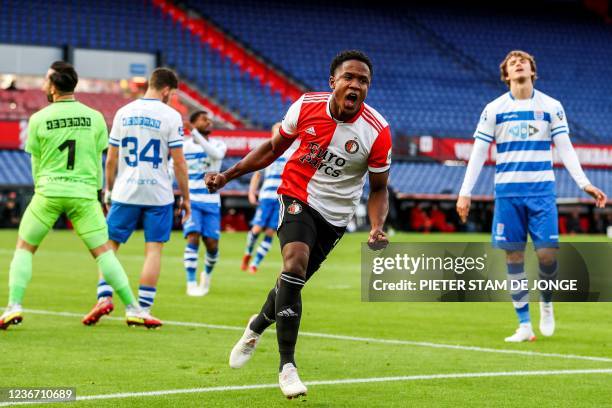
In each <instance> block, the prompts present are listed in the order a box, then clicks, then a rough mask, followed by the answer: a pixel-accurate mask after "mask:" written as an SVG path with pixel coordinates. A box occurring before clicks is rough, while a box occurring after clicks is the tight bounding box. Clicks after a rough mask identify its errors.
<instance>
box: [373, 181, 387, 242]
mask: <svg viewBox="0 0 612 408" xmlns="http://www.w3.org/2000/svg"><path fill="white" fill-rule="evenodd" d="M369 178H370V179H369V181H370V195H369V196H368V216H369V218H370V226H371V229H370V236H369V238H368V245H369V247H370V248H371V249H373V250H379V249H383V248H385V247H386V246H387V244H389V239H388V238H387V235H386V234H385V233H384V232H383V225H384V224H385V219H386V218H387V213H388V212H389V192H388V191H387V184H388V182H389V171H385V172H383V173H372V172H370V173H369Z"/></svg>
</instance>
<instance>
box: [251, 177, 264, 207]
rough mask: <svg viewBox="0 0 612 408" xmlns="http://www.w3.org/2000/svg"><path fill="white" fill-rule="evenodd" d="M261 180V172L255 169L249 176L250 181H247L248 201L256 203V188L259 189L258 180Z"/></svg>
mask: <svg viewBox="0 0 612 408" xmlns="http://www.w3.org/2000/svg"><path fill="white" fill-rule="evenodd" d="M260 180H261V173H260V172H259V171H256V172H255V173H253V176H251V182H250V183H249V203H251V204H252V205H257V204H258V201H257V190H259V181H260Z"/></svg>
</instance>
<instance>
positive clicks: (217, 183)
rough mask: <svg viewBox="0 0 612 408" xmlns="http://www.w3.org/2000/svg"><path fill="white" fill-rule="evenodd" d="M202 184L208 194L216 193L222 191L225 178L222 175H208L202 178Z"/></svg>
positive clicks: (225, 181)
mask: <svg viewBox="0 0 612 408" xmlns="http://www.w3.org/2000/svg"><path fill="white" fill-rule="evenodd" d="M204 182H205V183H206V188H208V191H209V192H211V193H216V192H217V190H220V189H222V188H223V186H225V185H226V184H227V178H226V177H225V175H224V174H223V173H208V174H206V177H205V178H204Z"/></svg>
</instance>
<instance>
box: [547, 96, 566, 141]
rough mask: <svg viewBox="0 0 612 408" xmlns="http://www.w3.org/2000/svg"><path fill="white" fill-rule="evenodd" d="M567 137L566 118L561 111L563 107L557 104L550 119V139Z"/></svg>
mask: <svg viewBox="0 0 612 408" xmlns="http://www.w3.org/2000/svg"><path fill="white" fill-rule="evenodd" d="M559 135H569V126H568V125H567V117H566V116H565V111H564V110H563V105H561V103H557V104H556V105H555V107H554V110H553V112H552V115H551V117H550V137H551V138H552V139H554V137H555V136H559Z"/></svg>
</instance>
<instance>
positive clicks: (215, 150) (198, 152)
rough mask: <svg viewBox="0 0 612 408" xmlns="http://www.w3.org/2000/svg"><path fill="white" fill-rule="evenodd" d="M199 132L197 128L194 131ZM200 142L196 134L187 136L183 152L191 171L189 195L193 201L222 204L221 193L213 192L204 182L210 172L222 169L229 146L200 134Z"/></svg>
mask: <svg viewBox="0 0 612 408" xmlns="http://www.w3.org/2000/svg"><path fill="white" fill-rule="evenodd" d="M194 132H197V131H196V130H195V129H194V130H192V133H194ZM197 136H199V137H198V140H199V141H200V142H202V143H198V142H197V141H196V140H195V135H194V136H192V137H185V141H184V143H183V152H184V154H185V160H186V161H187V169H188V172H189V197H190V199H191V201H193V202H199V203H210V204H221V197H220V196H219V193H214V194H211V193H209V192H208V189H207V188H206V184H205V183H204V176H205V175H206V173H208V172H219V171H221V163H222V162H223V158H224V157H225V152H226V151H227V146H226V145H225V143H223V142H222V141H220V140H215V139H208V140H205V139H204V138H203V137H202V136H200V135H199V134H198V135H197Z"/></svg>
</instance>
